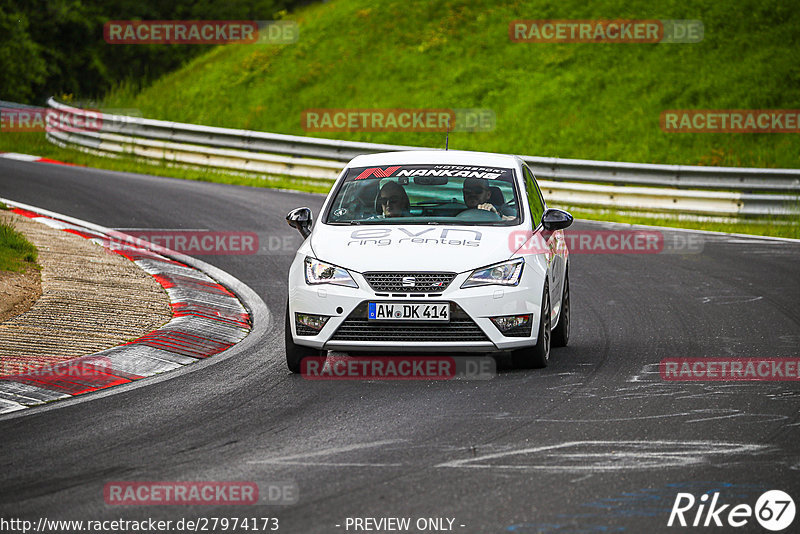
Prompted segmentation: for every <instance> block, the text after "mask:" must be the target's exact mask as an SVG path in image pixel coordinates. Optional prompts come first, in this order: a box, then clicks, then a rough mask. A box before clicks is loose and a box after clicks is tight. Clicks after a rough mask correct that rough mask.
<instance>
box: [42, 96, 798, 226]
mask: <svg viewBox="0 0 800 534" xmlns="http://www.w3.org/2000/svg"><path fill="white" fill-rule="evenodd" d="M48 105H49V106H50V107H51V108H53V109H55V110H57V111H58V113H54V114H53V115H52V116H48V126H49V131H48V134H47V137H48V139H49V140H50V141H51V142H54V143H56V144H59V145H62V146H78V147H80V148H81V149H83V150H87V151H91V152H94V153H97V154H102V155H112V156H113V155H122V154H128V155H133V156H136V157H139V158H146V159H149V160H162V161H165V162H167V163H171V164H179V165H194V166H207V167H215V168H221V169H233V170H236V171H247V172H257V173H266V174H283V175H290V176H295V177H298V178H312V179H333V178H335V177H336V176H337V175H338V173H339V172H340V171H341V169H342V168H343V164H342V163H343V162H347V161H349V160H350V159H352V158H353V157H355V156H356V155H359V154H369V153H376V152H387V151H405V150H429V149H427V148H424V147H411V146H402V145H386V144H375V143H361V142H352V141H341V140H332V139H320V138H314V137H302V136H295V135H284V134H275V133H267V132H256V131H251V130H237V129H231V128H219V127H213V126H201V125H195V124H184V123H177V122H170V121H160V120H154V119H143V118H140V117H127V116H123V115H111V114H102V113H98V112H93V111H88V110H82V109H79V108H75V107H72V106H68V105H65V104H62V103H59V102H57V101H56V100H54V99H52V98H51V99H50V100H49V101H48ZM73 116H76V117H81V118H83V119H92V118H97V119H99V121H100V122H99V124H100V126H99V128H97V129H91V128H89V129H75V128H72V127H70V125H71V124H72V123H73V122H74V121H71V120H65V119H67V118H69V117H73ZM522 158H523V159H524V160H525V161H526V162H527V163H528V165H529V166H530V167H531V170H533V172H534V174H535V175H536V176H537V179H538V180H539V182H540V184H541V186H542V189H543V190H544V191H545V193H546V194H547V195H548V199H549V200H550V201H551V203H553V204H563V205H572V206H603V207H609V208H624V209H629V210H638V211H657V212H669V213H676V212H679V213H688V214H698V215H700V214H705V215H723V216H739V215H747V216H762V217H763V216H773V215H774V216H800V170H796V169H753V168H735V167H700V166H682V165H653V164H639V163H616V162H605V161H590V160H576V159H559V158H545V157H536V156H523V157H522ZM576 182H579V183H576ZM608 184H611V185H608ZM643 186H646V187H643ZM695 188H702V189H705V190H702V191H700V190H696V189H695ZM751 191H759V192H767V193H766V194H758V193H752V192H751ZM775 193H782V194H775Z"/></svg>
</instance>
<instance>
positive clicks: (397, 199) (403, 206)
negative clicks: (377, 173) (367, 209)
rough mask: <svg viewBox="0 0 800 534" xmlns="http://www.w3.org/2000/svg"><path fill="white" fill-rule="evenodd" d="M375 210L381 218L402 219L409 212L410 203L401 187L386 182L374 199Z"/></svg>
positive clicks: (395, 183) (394, 183)
mask: <svg viewBox="0 0 800 534" xmlns="http://www.w3.org/2000/svg"><path fill="white" fill-rule="evenodd" d="M375 208H376V211H377V212H378V213H380V214H381V215H382V216H383V217H404V216H406V215H408V214H409V213H410V212H411V202H410V201H409V200H408V194H407V193H406V190H405V189H404V188H403V186H402V185H400V184H398V183H397V182H386V183H385V184H384V186H383V187H381V190H380V192H379V193H378V198H377V199H375Z"/></svg>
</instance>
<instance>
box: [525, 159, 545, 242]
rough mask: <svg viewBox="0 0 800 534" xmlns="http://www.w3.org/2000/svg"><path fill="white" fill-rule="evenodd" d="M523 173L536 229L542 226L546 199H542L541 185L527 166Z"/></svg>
mask: <svg viewBox="0 0 800 534" xmlns="http://www.w3.org/2000/svg"><path fill="white" fill-rule="evenodd" d="M522 173H523V174H524V175H525V191H526V193H527V195H528V205H529V206H530V208H531V217H532V218H533V227H534V228H536V227H537V226H539V225H540V224H541V222H542V215H544V199H543V198H542V192H541V191H540V190H539V185H538V184H537V183H536V180H535V179H534V178H533V173H532V172H531V170H530V169H529V168H528V166H527V165H523V166H522Z"/></svg>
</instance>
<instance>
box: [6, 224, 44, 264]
mask: <svg viewBox="0 0 800 534" xmlns="http://www.w3.org/2000/svg"><path fill="white" fill-rule="evenodd" d="M38 259H39V254H38V252H37V250H36V247H35V246H34V245H33V243H31V242H30V241H28V240H27V239H25V236H24V235H22V233H21V232H19V231H18V230H17V229H16V228H14V225H13V224H12V223H11V222H10V221H5V220H2V219H0V271H14V272H18V273H21V272H25V271H27V270H28V269H32V268H33V269H35V268H38V266H37V265H36V261H37V260H38Z"/></svg>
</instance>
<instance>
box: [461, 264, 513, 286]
mask: <svg viewBox="0 0 800 534" xmlns="http://www.w3.org/2000/svg"><path fill="white" fill-rule="evenodd" d="M523 265H525V260H524V259H522V258H517V259H515V260H511V261H507V262H504V263H498V264H497V265H492V266H490V267H484V268H483V269H476V270H475V271H473V272H472V274H471V275H469V278H467V281H466V282H464V283H463V284H461V287H462V288H463V287H476V286H488V285H500V286H515V285H517V284H519V279H520V277H521V276H522V267H523Z"/></svg>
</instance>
